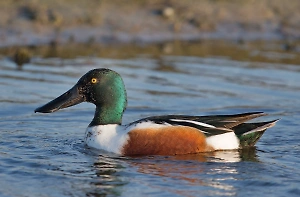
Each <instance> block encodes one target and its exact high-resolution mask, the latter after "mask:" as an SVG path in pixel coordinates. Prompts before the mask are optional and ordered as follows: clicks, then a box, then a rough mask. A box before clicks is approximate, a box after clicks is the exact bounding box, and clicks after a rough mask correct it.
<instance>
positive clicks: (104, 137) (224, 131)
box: [35, 68, 277, 155]
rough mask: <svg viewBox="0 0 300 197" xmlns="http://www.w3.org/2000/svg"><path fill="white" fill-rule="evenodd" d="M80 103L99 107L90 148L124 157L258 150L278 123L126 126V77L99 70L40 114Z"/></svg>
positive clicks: (167, 121)
mask: <svg viewBox="0 0 300 197" xmlns="http://www.w3.org/2000/svg"><path fill="white" fill-rule="evenodd" d="M81 102H90V103H93V104H95V105H96V110H95V115H94V118H93V120H92V122H91V123H90V124H89V126H88V128H87V129H86V133H85V142H86V144H87V145H88V146H90V147H93V148H96V149H102V150H106V151H109V152H113V153H117V154H121V155H176V154H189V153H199V152H210V151H216V150H232V149H241V148H244V147H249V146H254V145H255V143H256V142H257V140H258V139H259V138H260V137H261V136H262V134H263V133H264V132H265V130H266V129H267V128H270V127H272V126H274V125H275V123H276V121H277V120H273V121H268V122H256V123H245V122H246V121H248V120H251V119H253V118H257V117H260V116H264V115H266V114H265V113H262V112H251V113H242V114H234V115H213V116H187V115H165V116H153V117H147V118H144V119H140V120H137V121H135V122H132V123H129V124H127V125H122V124H121V123H122V116H123V113H124V110H125V108H126V105H127V95H126V90H125V85H124V83H123V80H122V78H121V76H120V75H119V74H118V73H117V72H115V71H113V70H110V69H106V68H102V69H94V70H91V71H89V72H87V73H86V74H85V75H83V76H82V77H81V78H80V79H79V81H78V82H77V83H76V84H75V86H74V87H72V88H71V89H70V90H69V91H67V92H66V93H64V94H62V95H61V96H59V97H57V98H56V99H54V100H52V101H50V102H49V103H47V104H45V105H43V106H41V107H39V108H37V109H36V110H35V112H40V113H52V112H55V111H57V110H60V109H63V108H67V107H71V106H73V105H76V104H79V103H81Z"/></svg>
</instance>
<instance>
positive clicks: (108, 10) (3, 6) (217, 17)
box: [0, 0, 300, 48]
mask: <svg viewBox="0 0 300 197" xmlns="http://www.w3.org/2000/svg"><path fill="white" fill-rule="evenodd" d="M299 10H300V1H292V0H291V1H289V2H288V3H287V2H286V1H281V0H260V1H259V0H245V1H238V0H231V1H225V0H202V1H192V0H186V1H175V0H165V1H161V0H152V1H150V0H140V1H138V0H128V1H122V0H115V1H109V0H102V1H99V0H89V1H80V0H72V1H70V0H53V1H42V0H7V1H1V2H0V15H1V17H0V47H2V48H3V47H4V48H5V47H11V46H41V45H49V44H51V45H56V44H57V45H60V44H70V43H93V44H94V43H100V44H107V43H123V44H124V43H134V44H137V43H138V44H143V43H160V42H166V41H174V40H179V41H201V40H216V39H222V40H234V41H238V42H243V41H245V40H246V41H256V40H264V41H266V40H281V41H287V42H293V41H297V40H298V39H299V38H300V13H299Z"/></svg>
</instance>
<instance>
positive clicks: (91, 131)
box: [85, 124, 128, 154]
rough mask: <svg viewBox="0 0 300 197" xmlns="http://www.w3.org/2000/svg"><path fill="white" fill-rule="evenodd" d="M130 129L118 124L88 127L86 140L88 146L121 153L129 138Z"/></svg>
mask: <svg viewBox="0 0 300 197" xmlns="http://www.w3.org/2000/svg"><path fill="white" fill-rule="evenodd" d="M127 133H128V130H127V129H124V126H121V125H117V124H110V125H98V126H94V127H88V128H87V129H86V133H85V142H86V144H87V145H88V146H90V147H93V148H96V149H101V150H106V151H109V152H113V153H117V154H121V150H122V147H123V146H124V144H125V143H126V142H127V140H128V135H127Z"/></svg>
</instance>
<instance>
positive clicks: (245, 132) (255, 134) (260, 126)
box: [232, 119, 278, 148]
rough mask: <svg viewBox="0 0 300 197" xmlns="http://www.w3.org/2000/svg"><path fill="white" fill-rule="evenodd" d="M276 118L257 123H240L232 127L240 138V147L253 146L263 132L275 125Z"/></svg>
mask: <svg viewBox="0 0 300 197" xmlns="http://www.w3.org/2000/svg"><path fill="white" fill-rule="evenodd" d="M277 121H278V119H277V120H272V121H268V122H257V123H242V124H240V125H237V126H235V127H233V128H232V130H234V133H235V134H236V136H237V137H238V138H239V140H240V147H241V148H245V147H250V146H254V145H255V143H256V142H257V141H258V140H259V138H260V137H261V136H262V135H263V134H264V132H265V131H266V130H267V129H268V128H270V127H273V126H274V125H275V123H276V122H277Z"/></svg>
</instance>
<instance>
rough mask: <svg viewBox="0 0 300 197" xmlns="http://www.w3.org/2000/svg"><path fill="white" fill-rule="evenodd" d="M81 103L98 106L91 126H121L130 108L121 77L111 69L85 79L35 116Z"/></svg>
mask: <svg viewBox="0 0 300 197" xmlns="http://www.w3.org/2000/svg"><path fill="white" fill-rule="evenodd" d="M81 102H90V103H94V104H95V105H96V111H95V115H94V119H93V120H92V122H91V123H90V125H89V126H95V125H105V124H121V122H122V115H123V112H124V110H125V108H126V105H127V95H126V90H125V86H124V83H123V80H122V78H121V76H120V75H119V74H118V73H117V72H115V71H112V70H109V69H105V68H103V69H94V70H91V71H89V72H87V73H86V74H85V75H83V76H82V77H81V78H80V79H79V81H78V82H77V83H76V85H75V86H74V87H72V88H71V89H70V90H69V91H67V92H66V93H64V94H62V95H61V96H59V97H57V98H56V99H54V100H52V101H50V102H49V103H47V104H45V105H44V106H42V107H39V108H37V109H36V110H35V112H40V113H51V112H55V111H57V110H60V109H63V108H67V107H70V106H73V105H76V104H79V103H81Z"/></svg>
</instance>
